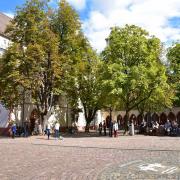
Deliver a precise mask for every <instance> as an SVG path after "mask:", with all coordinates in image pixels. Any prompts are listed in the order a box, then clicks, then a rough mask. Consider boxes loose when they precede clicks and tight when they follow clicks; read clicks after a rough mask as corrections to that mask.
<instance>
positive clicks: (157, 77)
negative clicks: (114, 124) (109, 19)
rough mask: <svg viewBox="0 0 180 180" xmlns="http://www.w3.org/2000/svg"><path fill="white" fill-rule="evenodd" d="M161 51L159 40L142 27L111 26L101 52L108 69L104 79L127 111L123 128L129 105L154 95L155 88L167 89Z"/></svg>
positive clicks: (157, 89) (112, 94) (159, 89)
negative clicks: (105, 44) (104, 46)
mask: <svg viewBox="0 0 180 180" xmlns="http://www.w3.org/2000/svg"><path fill="white" fill-rule="evenodd" d="M160 55H161V44H160V40H159V39H158V38H156V37H154V36H149V34H148V32H146V31H145V30H143V29H142V28H140V27H137V26H135V25H126V26H125V27H123V28H119V27H115V28H112V30H111V33H110V35H109V37H108V39H107V46H106V48H105V50H104V51H103V53H102V56H103V59H104V61H105V62H106V69H107V70H106V76H107V80H106V81H105V83H106V84H107V86H109V87H110V88H111V91H110V94H111V96H115V97H116V100H117V101H119V104H120V107H119V108H121V109H123V110H125V111H126V115H125V130H126V131H127V128H128V126H127V125H128V121H129V112H130V111H131V110H132V109H136V108H137V107H138V106H139V105H140V104H142V103H143V102H145V101H147V100H148V99H150V98H153V96H154V94H156V93H155V92H158V93H160V94H163V93H164V88H165V89H166V90H167V89H169V86H168V84H167V77H166V73H165V72H166V71H165V67H164V66H163V65H162V63H161V61H160ZM166 98H168V97H166ZM151 103H153V101H151Z"/></svg>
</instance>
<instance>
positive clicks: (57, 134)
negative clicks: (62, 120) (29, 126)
mask: <svg viewBox="0 0 180 180" xmlns="http://www.w3.org/2000/svg"><path fill="white" fill-rule="evenodd" d="M59 128H60V124H59V122H58V121H57V122H56V124H55V139H58V138H59Z"/></svg>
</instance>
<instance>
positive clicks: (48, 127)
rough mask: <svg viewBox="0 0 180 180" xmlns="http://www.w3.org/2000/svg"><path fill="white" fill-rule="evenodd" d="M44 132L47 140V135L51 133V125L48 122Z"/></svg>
mask: <svg viewBox="0 0 180 180" xmlns="http://www.w3.org/2000/svg"><path fill="white" fill-rule="evenodd" d="M46 133H47V136H48V140H49V137H50V135H51V125H50V123H48V124H47V128H46Z"/></svg>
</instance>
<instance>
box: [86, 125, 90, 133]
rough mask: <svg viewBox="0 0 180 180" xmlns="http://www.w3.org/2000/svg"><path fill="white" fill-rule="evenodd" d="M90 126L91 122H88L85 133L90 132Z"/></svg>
mask: <svg viewBox="0 0 180 180" xmlns="http://www.w3.org/2000/svg"><path fill="white" fill-rule="evenodd" d="M89 127H90V123H86V127H85V133H88V132H89Z"/></svg>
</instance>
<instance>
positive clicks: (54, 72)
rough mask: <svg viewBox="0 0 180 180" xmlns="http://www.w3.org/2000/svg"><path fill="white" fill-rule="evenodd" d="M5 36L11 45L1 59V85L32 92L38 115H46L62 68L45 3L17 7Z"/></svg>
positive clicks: (36, 1)
mask: <svg viewBox="0 0 180 180" xmlns="http://www.w3.org/2000/svg"><path fill="white" fill-rule="evenodd" d="M6 33H7V35H8V37H9V38H10V40H12V42H13V43H12V44H11V46H10V48H9V49H7V51H6V53H5V54H4V56H3V57H2V61H3V72H2V74H3V77H4V78H3V79H2V82H8V83H9V84H8V85H7V88H8V87H9V86H14V88H18V87H20V89H23V91H29V92H31V95H32V100H33V102H34V103H35V104H36V105H37V108H38V109H39V111H40V113H42V114H46V113H47V111H48V110H49V109H50V108H51V106H52V105H53V98H54V95H55V93H56V92H57V90H56V89H57V88H58V89H59V86H58V87H57V82H59V79H60V77H61V66H62V63H61V56H60V55H59V52H58V45H59V41H58V38H57V36H56V34H55V33H54V32H53V31H52V30H51V26H50V23H49V17H48V7H47V4H46V1H38V0H31V1H27V2H26V3H25V5H24V6H22V7H21V8H18V10H17V14H16V15H15V17H14V19H13V20H12V22H11V24H10V26H9V27H8V28H7V30H6ZM9 69H11V71H9ZM9 80H11V81H9ZM6 84H7V83H6ZM10 94H11V92H10ZM3 97H4V98H5V99H6V101H7V102H8V99H7V98H6V97H5V95H4V96H3ZM17 98H18V97H17Z"/></svg>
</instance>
